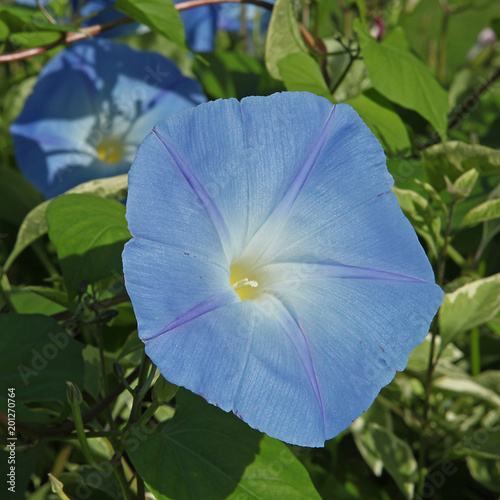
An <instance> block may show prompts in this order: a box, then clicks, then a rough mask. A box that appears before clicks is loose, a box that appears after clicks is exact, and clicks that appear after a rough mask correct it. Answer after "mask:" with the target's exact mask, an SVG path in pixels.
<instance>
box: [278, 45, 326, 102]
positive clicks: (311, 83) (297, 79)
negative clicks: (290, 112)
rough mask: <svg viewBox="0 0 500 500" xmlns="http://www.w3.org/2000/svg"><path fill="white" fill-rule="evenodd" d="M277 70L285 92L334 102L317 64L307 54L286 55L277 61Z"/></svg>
mask: <svg viewBox="0 0 500 500" xmlns="http://www.w3.org/2000/svg"><path fill="white" fill-rule="evenodd" d="M278 70H279V73H280V76H281V78H282V80H283V83H284V84H285V87H286V89H287V90H289V91H292V92H294V91H301V90H303V91H307V92H311V93H313V94H316V95H319V96H321V97H326V98H327V99H328V100H330V101H332V102H334V100H333V97H332V94H331V93H330V91H329V90H328V87H327V85H326V83H325V79H324V78H323V75H322V74H321V70H320V69H319V66H318V63H317V62H316V61H315V60H314V59H313V58H312V57H311V56H310V55H309V54H305V53H304V52H296V53H294V54H288V55H287V56H285V57H283V59H280V60H279V61H278Z"/></svg>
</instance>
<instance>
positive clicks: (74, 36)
mask: <svg viewBox="0 0 500 500" xmlns="http://www.w3.org/2000/svg"><path fill="white" fill-rule="evenodd" d="M219 3H249V4H253V5H257V6H259V7H262V8H264V9H268V10H272V9H273V4H271V3H268V2H265V1H263V0H189V1H187V2H179V3H178V4H175V8H176V9H177V10H178V11H179V12H182V11H183V10H188V9H194V8H195V7H200V6H202V5H213V4H219ZM133 21H134V20H133V19H131V18H130V17H123V18H121V19H118V20H116V21H111V22H109V23H103V24H96V25H93V26H88V27H86V28H80V29H79V31H78V32H70V33H64V34H61V38H60V39H59V40H57V41H55V42H53V43H50V44H48V45H43V46H41V47H33V48H31V49H22V50H18V51H15V52H10V53H8V54H2V55H0V63H2V62H12V61H20V60H22V59H28V58H29V57H33V56H37V55H40V54H43V53H45V52H47V51H48V50H50V49H53V48H54V47H58V46H59V45H65V44H70V43H74V42H78V41H79V40H83V39H84V38H88V37H91V36H95V35H98V34H99V33H102V32H104V31H108V30H110V29H112V28H115V27H116V26H121V25H122V24H128V23H131V22H133Z"/></svg>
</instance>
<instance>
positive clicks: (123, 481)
mask: <svg viewBox="0 0 500 500" xmlns="http://www.w3.org/2000/svg"><path fill="white" fill-rule="evenodd" d="M113 472H114V473H115V476H116V479H117V480H118V483H119V485H120V490H121V492H122V498H123V500H132V492H131V491H130V487H129V484H128V481H127V478H126V477H125V472H123V467H122V464H121V462H120V463H119V464H118V465H116V466H114V467H113Z"/></svg>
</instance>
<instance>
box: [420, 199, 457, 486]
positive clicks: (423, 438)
mask: <svg viewBox="0 0 500 500" xmlns="http://www.w3.org/2000/svg"><path fill="white" fill-rule="evenodd" d="M454 211H455V203H452V204H451V207H450V210H449V211H448V217H447V222H446V229H445V233H444V240H443V247H442V248H441V253H440V255H439V261H438V269H437V279H436V283H437V284H438V285H439V286H441V287H442V286H443V284H444V272H445V269H446V259H447V256H448V245H449V242H450V233H451V223H452V220H453V214H454ZM438 335H439V327H438V323H437V321H436V319H434V321H433V323H432V325H431V347H430V352H429V361H428V363H427V374H426V380H425V397H424V408H423V416H422V426H421V429H420V450H419V456H418V479H417V480H418V486H417V490H416V493H418V491H419V489H420V487H421V486H422V485H423V484H424V482H425V478H426V475H427V474H426V463H425V458H426V453H427V448H428V444H429V442H428V439H427V429H428V427H429V414H430V407H431V405H430V401H431V392H432V379H433V376H434V371H435V369H436V366H437V364H438V360H439V356H436V355H435V352H436V340H437V337H438Z"/></svg>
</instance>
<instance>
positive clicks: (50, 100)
mask: <svg viewBox="0 0 500 500" xmlns="http://www.w3.org/2000/svg"><path fill="white" fill-rule="evenodd" d="M205 100H206V98H205V96H204V94H203V91H202V90H201V87H200V86H199V84H198V83H197V82H196V81H195V80H193V79H191V78H186V77H185V76H183V75H182V74H181V73H180V71H179V69H178V68H177V67H176V66H175V64H174V63H173V62H171V61H169V60H168V59H166V58H165V57H163V56H161V55H159V54H156V53H153V52H139V51H136V50H133V49H131V48H130V47H128V46H126V45H122V44H117V43H113V42H110V41H108V40H103V39H93V40H85V41H82V42H79V43H77V44H74V45H72V46H71V47H69V48H67V49H65V50H64V51H62V52H60V53H59V54H57V55H56V56H55V57H54V58H53V59H52V60H51V61H50V62H49V63H48V64H47V65H46V66H45V67H44V68H43V70H42V71H41V73H40V76H39V79H38V81H37V83H36V85H35V88H34V90H33V93H32V94H31V95H30V96H29V97H28V99H27V100H26V103H25V105H24V109H23V111H22V113H21V114H20V116H19V117H18V118H17V119H16V120H15V121H14V123H13V124H12V125H11V127H10V130H11V133H12V136H13V139H14V148H15V152H16V157H17V160H18V164H19V167H20V169H21V170H22V172H23V173H24V175H25V176H26V177H27V178H28V180H30V181H31V182H32V183H33V184H34V185H35V186H37V187H38V189H40V191H41V192H42V193H43V194H44V195H45V196H46V197H47V198H51V197H53V196H56V195H58V194H61V193H63V192H65V191H67V190H68V189H70V188H72V187H74V186H76V185H78V184H80V183H82V182H86V181H89V180H92V179H97V178H102V177H111V176H113V175H119V174H123V173H126V172H127V171H128V169H129V168H130V165H131V164H132V161H133V159H134V156H135V154H136V152H137V148H138V147H139V145H140V143H141V142H142V141H143V139H144V138H145V137H146V135H147V134H148V132H150V131H151V128H152V127H153V125H154V124H155V123H156V122H158V121H159V120H160V119H163V118H165V116H167V115H169V114H172V113H175V112H177V111H180V110H182V109H185V108H187V107H191V106H196V105H197V104H199V103H200V102H203V101H205Z"/></svg>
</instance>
